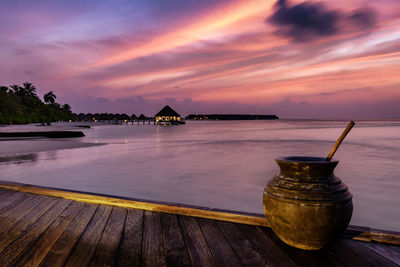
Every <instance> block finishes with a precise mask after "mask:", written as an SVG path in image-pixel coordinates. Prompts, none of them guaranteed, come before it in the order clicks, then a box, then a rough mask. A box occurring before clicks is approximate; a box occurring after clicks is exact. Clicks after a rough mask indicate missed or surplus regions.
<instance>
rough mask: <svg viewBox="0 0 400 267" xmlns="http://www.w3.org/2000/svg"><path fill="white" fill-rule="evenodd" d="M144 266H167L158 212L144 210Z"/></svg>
mask: <svg viewBox="0 0 400 267" xmlns="http://www.w3.org/2000/svg"><path fill="white" fill-rule="evenodd" d="M142 266H166V262H165V252H164V244H163V240H162V232H161V221H160V214H159V213H158V212H150V211H145V212H144V220H143V250H142Z"/></svg>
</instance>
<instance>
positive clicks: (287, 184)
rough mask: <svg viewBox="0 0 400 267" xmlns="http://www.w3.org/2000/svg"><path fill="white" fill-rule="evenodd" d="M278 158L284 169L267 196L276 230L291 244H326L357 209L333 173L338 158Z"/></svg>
mask: <svg viewBox="0 0 400 267" xmlns="http://www.w3.org/2000/svg"><path fill="white" fill-rule="evenodd" d="M276 162H277V163H278V165H279V167H280V173H279V174H277V175H276V176H275V177H274V178H273V179H272V180H271V181H270V182H269V183H268V184H267V186H266V187H265V189H264V196H263V205H264V212H265V215H266V217H267V219H268V221H269V223H270V225H271V228H272V230H273V231H274V232H275V234H276V235H277V236H279V238H280V239H281V240H282V241H283V242H285V243H286V244H288V245H291V246H294V247H297V248H301V249H306V250H317V249H320V248H322V247H323V246H325V245H326V244H327V243H329V242H330V241H332V240H334V239H335V238H337V237H338V236H339V235H340V234H341V233H342V232H343V231H344V230H345V229H346V227H347V226H348V224H349V222H350V219H351V215H352V213H353V203H352V194H351V193H350V192H349V191H348V189H347V186H346V185H345V184H344V183H342V182H341V180H340V179H339V178H338V177H337V176H335V175H334V173H333V170H334V168H335V167H336V165H337V164H338V161H325V159H324V158H314V157H284V158H278V159H276Z"/></svg>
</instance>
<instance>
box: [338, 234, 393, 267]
mask: <svg viewBox="0 0 400 267" xmlns="http://www.w3.org/2000/svg"><path fill="white" fill-rule="evenodd" d="M337 243H339V244H340V245H341V246H343V248H344V249H346V250H350V251H352V252H353V253H354V254H355V255H357V256H358V257H360V258H363V260H364V261H366V262H367V265H370V266H385V267H386V266H387V267H390V266H398V265H397V264H395V263H394V262H392V261H391V260H388V259H387V258H385V257H383V256H381V255H380V254H378V253H376V252H375V251H374V250H372V249H370V248H368V247H366V246H362V245H361V242H360V241H355V240H349V239H339V240H338V241H337Z"/></svg>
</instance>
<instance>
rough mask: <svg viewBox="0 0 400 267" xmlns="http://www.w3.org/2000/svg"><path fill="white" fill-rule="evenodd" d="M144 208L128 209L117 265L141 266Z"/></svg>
mask: <svg viewBox="0 0 400 267" xmlns="http://www.w3.org/2000/svg"><path fill="white" fill-rule="evenodd" d="M142 239H143V210H135V209H128V214H127V216H126V221H125V226H124V232H123V235H122V239H121V245H120V248H119V251H118V262H117V266H121V267H122V266H140V262H141V258H142Z"/></svg>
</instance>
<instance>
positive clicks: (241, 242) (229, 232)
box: [217, 221, 265, 266]
mask: <svg viewBox="0 0 400 267" xmlns="http://www.w3.org/2000/svg"><path fill="white" fill-rule="evenodd" d="M217 225H218V227H219V229H221V232H222V233H223V234H224V236H225V238H226V239H227V240H228V242H229V243H230V244H231V246H232V248H233V249H234V250H235V252H236V254H237V255H238V256H239V259H240V261H241V262H242V263H243V264H244V265H246V266H265V262H264V260H263V259H262V257H261V256H260V255H259V254H258V253H257V251H256V250H255V249H254V248H253V246H252V244H251V243H250V241H249V240H247V238H246V237H245V236H244V235H243V234H242V232H240V231H239V229H238V228H237V227H236V225H235V224H233V223H230V222H222V221H218V222H217Z"/></svg>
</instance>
